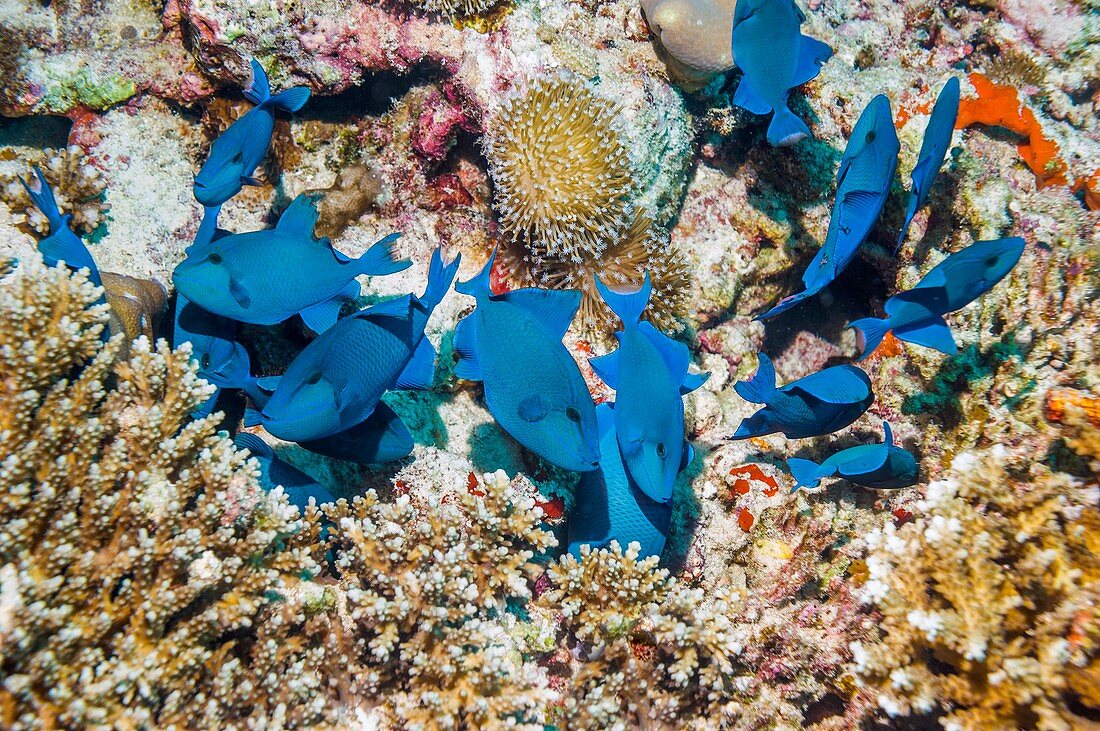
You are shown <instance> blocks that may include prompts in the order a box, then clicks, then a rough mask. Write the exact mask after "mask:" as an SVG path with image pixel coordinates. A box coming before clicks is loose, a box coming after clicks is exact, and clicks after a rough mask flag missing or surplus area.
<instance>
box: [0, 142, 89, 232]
mask: <svg viewBox="0 0 1100 731" xmlns="http://www.w3.org/2000/svg"><path fill="white" fill-rule="evenodd" d="M0 154H3V153H0ZM26 163H27V169H26V170H25V173H26V174H27V175H29V174H30V166H31V165H37V166H38V167H39V168H41V170H42V174H43V175H45V176H46V180H47V181H49V183H50V187H51V188H53V193H54V197H55V198H56V199H57V205H58V207H59V208H60V209H61V212H62V213H68V214H70V215H71V216H72V217H73V219H72V222H71V225H72V229H73V231H75V232H76V233H78V234H87V233H91V232H92V231H94V230H95V229H96V227H97V226H99V224H100V223H101V222H102V221H103V220H104V217H105V215H106V213H107V211H108V210H110V206H109V205H108V204H107V201H106V200H105V198H104V192H105V191H106V189H107V182H106V181H105V180H104V179H103V176H102V175H101V174H100V172H99V170H97V169H96V168H94V167H92V166H91V165H89V164H88V162H87V160H86V159H85V155H84V151H83V150H81V149H80V148H79V147H77V146H76V145H70V146H69V147H67V148H65V149H63V150H53V149H48V150H44V151H43V152H42V154H41V155H37V156H35V157H33V158H32V159H29V160H26ZM23 177H26V175H24V176H23ZM0 202H3V203H5V204H7V206H8V208H9V209H11V211H12V213H13V214H17V215H18V214H22V216H23V220H22V222H21V223H20V225H21V227H22V228H24V230H25V231H26V232H27V233H36V234H45V233H48V232H49V230H50V224H49V222H48V221H47V220H46V217H45V216H43V215H42V212H41V211H39V210H38V208H36V207H35V205H34V204H33V203H32V202H31V199H30V196H28V195H27V191H26V190H24V189H23V185H22V184H21V183H20V180H19V176H17V175H4V176H0Z"/></svg>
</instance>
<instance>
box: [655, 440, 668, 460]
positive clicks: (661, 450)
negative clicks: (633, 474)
mask: <svg viewBox="0 0 1100 731" xmlns="http://www.w3.org/2000/svg"><path fill="white" fill-rule="evenodd" d="M657 456H658V457H660V458H661V459H664V458H665V457H667V456H668V451H667V450H666V449H665V443H664V442H657Z"/></svg>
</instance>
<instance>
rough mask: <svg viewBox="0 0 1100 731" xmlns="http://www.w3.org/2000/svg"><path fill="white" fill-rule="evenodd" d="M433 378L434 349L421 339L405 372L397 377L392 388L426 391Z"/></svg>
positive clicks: (425, 339) (424, 339) (425, 340)
mask: <svg viewBox="0 0 1100 731" xmlns="http://www.w3.org/2000/svg"><path fill="white" fill-rule="evenodd" d="M434 377H435V348H433V347H432V344H431V343H430V342H428V339H427V338H421V340H420V344H419V345H417V346H416V350H415V351H414V352H413V355H412V358H410V359H409V362H408V364H407V365H406V366H405V370H403V371H401V375H400V376H398V377H397V383H396V384H394V388H397V389H402V390H419V391H426V390H428V389H430V388H431V387H432V379H433V378H434Z"/></svg>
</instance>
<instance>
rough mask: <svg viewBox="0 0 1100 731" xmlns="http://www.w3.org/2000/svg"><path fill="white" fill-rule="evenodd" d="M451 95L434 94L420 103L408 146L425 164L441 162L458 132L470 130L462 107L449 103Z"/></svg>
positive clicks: (455, 103) (434, 91)
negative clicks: (420, 107) (427, 161)
mask: <svg viewBox="0 0 1100 731" xmlns="http://www.w3.org/2000/svg"><path fill="white" fill-rule="evenodd" d="M451 96H453V93H452V94H449V95H444V94H443V93H440V92H439V91H438V90H434V89H433V90H432V93H431V94H430V95H429V96H428V98H427V99H426V100H424V104H423V109H422V111H421V112H420V116H419V117H417V120H416V125H415V126H414V127H413V129H412V132H411V135H412V146H413V149H414V150H416V152H417V154H419V155H421V156H423V157H425V158H427V159H429V160H442V159H443V158H445V157H446V156H447V153H448V152H449V151H450V149H451V146H452V145H454V142H455V134H456V133H457V132H458V130H459V128H465V129H471V127H472V125H470V123H469V121H468V120H467V117H466V114H465V112H464V111H463V110H462V105H461V104H460V103H457V102H455V101H453V100H452V99H451V98H449V97H451Z"/></svg>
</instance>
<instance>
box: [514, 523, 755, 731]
mask: <svg viewBox="0 0 1100 731" xmlns="http://www.w3.org/2000/svg"><path fill="white" fill-rule="evenodd" d="M638 553H639V546H638V544H636V543H635V544H631V545H630V547H629V548H628V549H627V550H626V551H625V552H624V551H622V549H621V548H620V547H619V545H618V544H617V543H612V544H611V545H610V547H608V548H605V549H600V550H598V551H593V550H591V549H590V548H589V547H588V546H585V547H583V548H582V554H581V558H580V560H578V559H577V558H575V557H574V556H572V555H565V556H563V557H562V558H561V559H560V561H559V562H558V563H557V564H556V565H555V566H553V567H552V568H551V569H550V579H551V582H552V583H553V585H554V589H553V590H551V591H549V592H547V593H545V594H543V595H542V596H540V597H539V598H538V600H537V601H536V606H539V607H541V608H543V609H548V610H551V611H560V613H561V615H562V617H563V619H562V628H563V630H565V632H566V633H567V634H568V636H569V637H571V638H572V641H573V642H574V643H575V646H574V648H573V654H574V655H575V656H577V657H579V658H581V659H580V661H579V663H578V666H577V668H576V670H575V672H574V675H573V677H572V678H570V681H569V690H570V692H571V693H572V695H571V696H570V697H569V698H567V699H566V702H565V706H564V714H565V718H564V723H563V724H562V726H563V728H569V729H574V728H576V729H590V728H658V729H674V728H685V727H687V726H688V719H692V718H705V717H706V716H707V714H708V713H711V712H713V711H714V710H715V709H716V708H717V707H718V704H719V703H721V702H722V701H724V700H727V699H728V697H729V695H730V691H731V688H730V684H731V683H732V680H733V677H732V676H733V670H734V667H733V660H734V658H735V657H736V656H737V655H739V654H740V653H741V650H742V645H741V642H740V641H739V640H738V637H737V634H736V633H735V631H734V627H733V625H732V623H731V622H730V617H729V614H730V612H729V601H728V599H729V597H726V596H722V595H720V596H716V597H710V598H709V600H708V601H706V602H704V601H703V595H702V591H701V590H698V589H691V588H689V587H686V586H684V585H682V584H680V583H679V582H677V581H676V580H675V579H672V578H669V575H668V572H667V571H664V570H662V569H658V568H657V561H658V559H657V558H656V557H649V558H646V559H643V560H641V561H639V560H638Z"/></svg>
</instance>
